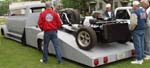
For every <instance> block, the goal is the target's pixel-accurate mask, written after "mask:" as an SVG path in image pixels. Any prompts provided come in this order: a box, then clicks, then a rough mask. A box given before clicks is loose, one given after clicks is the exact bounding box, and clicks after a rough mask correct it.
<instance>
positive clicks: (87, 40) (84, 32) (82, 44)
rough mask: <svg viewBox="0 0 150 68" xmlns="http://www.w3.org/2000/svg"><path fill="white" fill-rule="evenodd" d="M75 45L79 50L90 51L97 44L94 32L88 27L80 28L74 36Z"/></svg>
mask: <svg viewBox="0 0 150 68" xmlns="http://www.w3.org/2000/svg"><path fill="white" fill-rule="evenodd" d="M81 36H82V37H81ZM83 36H84V37H83ZM76 43H77V45H78V47H79V48H80V49H83V50H91V49H92V48H93V47H94V46H95V45H96V44H97V35H96V32H95V31H94V30H93V29H92V28H90V27H85V26H84V27H81V28H80V29H79V30H78V31H77V34H76Z"/></svg>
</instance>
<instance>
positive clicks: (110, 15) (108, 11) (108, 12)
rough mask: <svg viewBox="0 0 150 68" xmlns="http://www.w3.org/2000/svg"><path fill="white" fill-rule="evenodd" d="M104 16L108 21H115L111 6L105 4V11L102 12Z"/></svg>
mask: <svg viewBox="0 0 150 68" xmlns="http://www.w3.org/2000/svg"><path fill="white" fill-rule="evenodd" d="M104 16H105V17H107V18H109V19H115V15H114V12H113V11H112V8H111V4H110V3H108V4H106V11H105V12H104Z"/></svg>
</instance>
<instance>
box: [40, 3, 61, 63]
mask: <svg viewBox="0 0 150 68" xmlns="http://www.w3.org/2000/svg"><path fill="white" fill-rule="evenodd" d="M51 7H52V6H51V4H50V2H46V9H45V10H44V11H43V12H41V13H40V17H39V20H38V25H39V27H40V29H41V30H42V31H44V50H43V58H42V59H41V60H40V62H42V63H46V62H47V61H48V59H47V57H48V46H49V42H50V40H51V41H52V43H53V46H54V49H55V53H56V56H57V58H58V63H62V56H61V53H60V49H59V43H58V37H57V30H58V29H59V28H60V27H61V20H60V17H59V15H58V13H57V12H55V11H54V10H53V9H52V8H51Z"/></svg>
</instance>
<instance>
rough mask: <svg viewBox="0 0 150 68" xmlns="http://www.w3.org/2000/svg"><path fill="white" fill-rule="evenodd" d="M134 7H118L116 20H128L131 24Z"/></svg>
mask: <svg viewBox="0 0 150 68" xmlns="http://www.w3.org/2000/svg"><path fill="white" fill-rule="evenodd" d="M131 9H132V7H118V8H116V9H115V16H116V21H126V22H127V23H128V24H130V15H131Z"/></svg>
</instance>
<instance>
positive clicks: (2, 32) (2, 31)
mask: <svg viewBox="0 0 150 68" xmlns="http://www.w3.org/2000/svg"><path fill="white" fill-rule="evenodd" d="M1 34H2V35H3V36H4V30H3V29H2V28H1Z"/></svg>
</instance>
